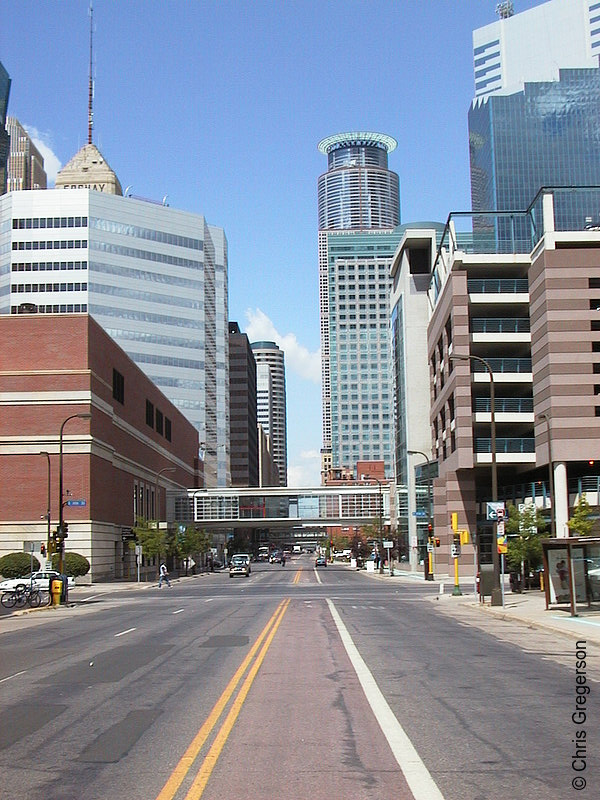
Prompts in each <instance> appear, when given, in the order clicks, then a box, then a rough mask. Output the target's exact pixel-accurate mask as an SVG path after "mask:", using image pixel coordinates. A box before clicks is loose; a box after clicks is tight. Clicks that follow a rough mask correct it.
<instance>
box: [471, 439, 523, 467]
mask: <svg viewBox="0 0 600 800" xmlns="http://www.w3.org/2000/svg"><path fill="white" fill-rule="evenodd" d="M474 451H475V453H476V455H477V463H478V464H484V463H488V464H489V463H490V462H491V460H492V440H491V439H490V438H482V437H476V438H475V441H474ZM488 455H489V458H488V457H487V456H488ZM496 461H498V462H500V463H505V464H512V463H519V464H535V439H534V438H533V437H532V436H531V437H530V436H527V437H514V438H510V439H509V438H504V437H501V438H498V437H496Z"/></svg>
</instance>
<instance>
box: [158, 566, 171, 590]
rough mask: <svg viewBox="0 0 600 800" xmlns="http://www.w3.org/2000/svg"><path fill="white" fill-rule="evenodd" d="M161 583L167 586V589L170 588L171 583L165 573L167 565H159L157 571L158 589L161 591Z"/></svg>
mask: <svg viewBox="0 0 600 800" xmlns="http://www.w3.org/2000/svg"><path fill="white" fill-rule="evenodd" d="M163 581H164V582H165V583H166V584H167V586H168V587H169V588H171V581H170V580H169V574H168V572H167V565H166V564H161V565H160V569H159V571H158V588H159V589H162V584H163Z"/></svg>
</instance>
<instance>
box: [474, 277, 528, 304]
mask: <svg viewBox="0 0 600 800" xmlns="http://www.w3.org/2000/svg"><path fill="white" fill-rule="evenodd" d="M467 291H468V292H469V294H523V295H527V296H529V281H528V280H527V278H469V280H468V281H467ZM526 299H527V298H526Z"/></svg>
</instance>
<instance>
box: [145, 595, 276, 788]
mask: <svg viewBox="0 0 600 800" xmlns="http://www.w3.org/2000/svg"><path fill="white" fill-rule="evenodd" d="M289 604H290V598H287V599H286V600H282V601H281V603H280V604H279V605H278V606H277V608H276V610H275V613H274V614H273V616H272V617H271V619H270V620H269V621H268V622H267V624H266V625H265V627H264V628H263V630H262V633H261V634H260V636H259V637H258V639H257V640H256V641H255V642H254V644H253V645H252V647H251V648H250V651H249V652H248V655H247V656H246V658H245V659H244V660H243V661H242V663H241V664H240V666H239V667H238V669H237V671H236V673H235V675H234V676H233V678H232V679H231V680H230V681H229V683H228V684H227V686H226V688H225V690H224V691H223V694H222V695H221V696H220V697H219V699H218V700H217V702H216V703H215V705H214V707H213V709H212V711H211V712H210V714H209V715H208V717H207V719H206V721H205V722H204V724H203V725H202V727H201V728H200V730H199V731H198V733H197V734H196V735H195V736H194V738H193V739H192V741H191V743H190V745H189V746H188V748H187V750H186V751H185V753H184V754H183V756H182V757H181V759H180V760H179V763H178V764H177V766H176V767H175V769H174V770H173V772H172V773H171V775H170V776H169V778H168V780H167V782H166V783H165V785H164V786H163V788H162V790H161V792H160V794H159V795H158V796H157V798H156V800H173V798H174V797H175V794H176V793H177V790H178V789H179V787H180V786H181V784H182V783H183V781H184V779H185V777H186V775H187V774H188V772H189V771H190V769H191V768H192V766H193V764H194V761H195V760H196V758H197V757H198V754H199V753H200V751H201V749H202V747H203V746H204V744H205V742H206V740H207V739H208V737H209V735H210V733H211V731H212V730H213V728H214V727H215V725H216V724H217V722H218V721H219V718H220V717H221V715H222V713H223V711H224V710H225V707H226V706H227V704H228V702H229V701H230V700H231V697H232V696H233V694H234V692H235V690H236V688H237V686H238V684H239V682H240V681H241V680H242V677H243V676H244V673H245V672H246V670H247V669H248V667H249V665H250V663H251V662H252V660H253V659H254V657H255V656H256V658H255V659H254V663H253V664H252V667H251V668H250V670H249V671H248V674H247V675H246V678H245V680H244V682H243V684H242V686H241V688H240V690H239V692H238V694H237V696H236V698H235V699H234V701H233V703H232V705H231V708H230V709H229V712H228V714H227V716H226V717H225V720H224V722H223V724H222V725H221V728H220V730H219V731H218V733H217V735H216V737H215V740H214V742H213V743H212V745H211V747H210V750H209V751H208V753H207V755H206V757H205V759H204V761H203V762H202V764H201V766H200V769H199V771H198V773H197V775H196V777H195V778H194V781H193V782H192V785H191V786H190V789H189V791H188V793H187V794H186V796H185V800H198V798H200V797H201V796H202V794H203V792H204V789H205V788H206V784H207V783H208V779H209V778H210V775H211V773H212V771H213V769H214V768H215V765H216V763H217V760H218V758H219V755H220V754H221V750H222V749H223V747H224V746H225V742H226V741H227V738H228V736H229V734H230V733H231V730H232V728H233V726H234V724H235V721H236V719H237V717H238V714H239V713H240V711H241V709H242V705H243V704H244V701H245V699H246V697H247V695H248V692H249V691H250V687H251V686H252V683H253V682H254V678H255V677H256V674H257V672H258V670H259V669H260V665H261V664H262V662H263V660H264V658H265V656H266V654H267V650H268V649H269V647H270V646H271V642H272V641H273V637H274V636H275V634H276V632H277V628H278V627H279V625H280V624H281V620H282V619H283V615H284V614H285V612H286V611H287V607H288V605H289ZM261 645H262V647H261ZM259 650H260V652H259ZM257 653H258V655H256V654H257Z"/></svg>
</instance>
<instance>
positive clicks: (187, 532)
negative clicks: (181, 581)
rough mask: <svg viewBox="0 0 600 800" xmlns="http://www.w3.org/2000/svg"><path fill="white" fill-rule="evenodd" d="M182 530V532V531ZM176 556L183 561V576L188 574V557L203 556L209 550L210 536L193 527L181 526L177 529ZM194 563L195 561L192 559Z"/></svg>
mask: <svg viewBox="0 0 600 800" xmlns="http://www.w3.org/2000/svg"><path fill="white" fill-rule="evenodd" d="M182 528H183V530H182ZM177 530H178V534H177V555H178V556H179V557H180V558H183V559H185V574H186V575H187V574H188V562H189V559H190V556H192V557H194V556H204V555H205V554H206V553H208V551H209V549H210V541H211V538H210V534H208V533H207V532H206V531H205V530H204V529H200V528H197V527H196V526H195V525H185V526H184V525H181V526H178V528H177ZM194 561H197V559H196V558H194Z"/></svg>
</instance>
